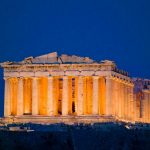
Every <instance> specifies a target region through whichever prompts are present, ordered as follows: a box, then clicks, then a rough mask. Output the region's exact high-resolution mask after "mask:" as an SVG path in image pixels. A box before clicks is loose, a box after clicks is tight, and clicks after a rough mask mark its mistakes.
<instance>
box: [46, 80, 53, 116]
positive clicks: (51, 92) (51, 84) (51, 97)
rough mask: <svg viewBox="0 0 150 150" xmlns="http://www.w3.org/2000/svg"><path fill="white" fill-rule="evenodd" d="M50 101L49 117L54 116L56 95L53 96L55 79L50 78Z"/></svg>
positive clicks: (48, 107) (48, 104) (48, 102)
mask: <svg viewBox="0 0 150 150" xmlns="http://www.w3.org/2000/svg"><path fill="white" fill-rule="evenodd" d="M47 93H48V100H47V115H48V116H53V115H54V109H53V108H54V95H53V77H48V92H47Z"/></svg>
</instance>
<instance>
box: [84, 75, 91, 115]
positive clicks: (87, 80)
mask: <svg viewBox="0 0 150 150" xmlns="http://www.w3.org/2000/svg"><path fill="white" fill-rule="evenodd" d="M83 85H84V87H83V88H84V89H83V105H84V112H83V113H84V114H85V115H86V114H92V92H93V80H92V77H84V79H83Z"/></svg>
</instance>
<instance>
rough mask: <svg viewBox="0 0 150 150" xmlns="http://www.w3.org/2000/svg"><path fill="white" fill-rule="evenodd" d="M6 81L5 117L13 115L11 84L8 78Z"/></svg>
mask: <svg viewBox="0 0 150 150" xmlns="http://www.w3.org/2000/svg"><path fill="white" fill-rule="evenodd" d="M4 80H5V98H4V99H5V100H4V117H7V116H10V115H11V95H10V88H11V87H10V83H9V79H8V78H4Z"/></svg>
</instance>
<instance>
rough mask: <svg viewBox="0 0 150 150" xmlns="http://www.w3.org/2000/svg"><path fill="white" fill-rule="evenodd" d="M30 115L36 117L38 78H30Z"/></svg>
mask: <svg viewBox="0 0 150 150" xmlns="http://www.w3.org/2000/svg"><path fill="white" fill-rule="evenodd" d="M32 115H38V78H37V77H33V78H32Z"/></svg>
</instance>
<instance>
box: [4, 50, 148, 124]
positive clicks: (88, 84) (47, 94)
mask: <svg viewBox="0 0 150 150" xmlns="http://www.w3.org/2000/svg"><path fill="white" fill-rule="evenodd" d="M1 67H3V68H4V80H5V100H4V117H5V119H10V118H13V119H16V121H17V120H19V121H21V122H23V121H27V122H28V121H34V120H36V119H39V121H41V122H42V121H46V120H47V121H50V120H54V118H55V120H57V122H61V121H62V120H59V118H63V119H64V120H65V119H66V120H67V119H68V118H74V119H75V120H74V122H75V121H79V120H80V121H81V122H82V119H83V122H84V118H86V119H89V122H90V120H91V121H92V120H93V121H101V118H103V119H104V120H105V119H108V118H110V119H112V120H115V119H118V120H125V121H129V122H130V121H131V122H136V121H137V122H150V86H149V85H150V80H143V81H142V84H141V87H140V88H139V89H140V90H137V91H134V90H135V84H136V83H135V82H138V81H139V79H132V78H131V77H129V75H128V73H127V72H125V71H122V70H119V69H117V66H116V64H115V63H114V62H112V61H109V60H105V61H101V62H95V61H93V60H92V59H90V58H88V57H79V56H75V55H73V56H68V55H61V56H58V55H57V53H56V52H54V53H50V54H47V55H42V56H39V57H35V58H33V57H28V58H26V59H24V60H23V61H20V62H4V63H1ZM138 83H139V82H138ZM145 86H146V87H145ZM94 118H96V120H94ZM69 121H71V119H70V120H69Z"/></svg>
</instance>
